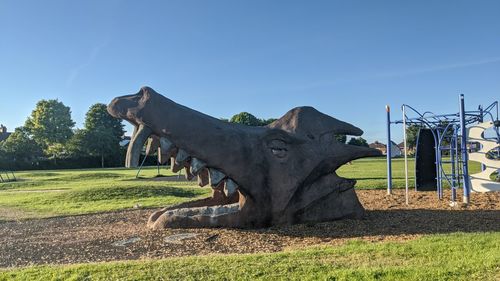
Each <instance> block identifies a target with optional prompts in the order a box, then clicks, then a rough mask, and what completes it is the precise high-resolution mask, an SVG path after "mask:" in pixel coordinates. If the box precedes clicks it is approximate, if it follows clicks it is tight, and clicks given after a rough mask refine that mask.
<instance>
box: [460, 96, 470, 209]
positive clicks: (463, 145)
mask: <svg viewBox="0 0 500 281" xmlns="http://www.w3.org/2000/svg"><path fill="white" fill-rule="evenodd" d="M460 133H461V134H462V136H461V137H462V139H461V141H462V142H461V144H460V148H461V150H462V170H463V185H464V198H463V202H464V203H465V204H469V202H470V198H469V196H470V182H469V163H468V162H469V155H468V152H467V128H465V101H464V95H463V94H461V95H460Z"/></svg>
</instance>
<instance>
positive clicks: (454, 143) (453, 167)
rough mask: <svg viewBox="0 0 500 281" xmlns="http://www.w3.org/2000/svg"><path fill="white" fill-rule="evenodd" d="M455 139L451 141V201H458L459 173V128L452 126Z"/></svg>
mask: <svg viewBox="0 0 500 281" xmlns="http://www.w3.org/2000/svg"><path fill="white" fill-rule="evenodd" d="M452 130H453V139H452V140H451V141H450V162H451V202H455V201H457V174H456V163H455V161H456V160H457V159H458V158H455V153H456V150H457V142H458V141H457V133H458V132H457V130H456V129H455V126H453V127H452Z"/></svg>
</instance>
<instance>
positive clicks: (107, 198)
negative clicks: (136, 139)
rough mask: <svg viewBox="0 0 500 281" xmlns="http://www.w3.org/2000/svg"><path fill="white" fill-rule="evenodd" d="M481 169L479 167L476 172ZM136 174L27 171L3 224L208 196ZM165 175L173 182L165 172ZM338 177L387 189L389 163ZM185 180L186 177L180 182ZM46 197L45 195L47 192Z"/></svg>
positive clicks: (1, 204) (188, 185)
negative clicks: (16, 218)
mask: <svg viewBox="0 0 500 281" xmlns="http://www.w3.org/2000/svg"><path fill="white" fill-rule="evenodd" d="M413 165H414V164H413V161H412V160H410V161H409V171H410V174H409V176H410V185H413V181H414V173H413V170H414V166H413ZM478 169H479V165H478V164H477V163H473V165H471V170H472V171H475V170H478ZM136 172H137V171H136V170H135V169H118V168H117V169H88V170H52V171H28V172H20V173H17V177H18V178H19V179H20V180H19V181H17V182H10V183H0V210H1V212H0V220H1V219H8V218H12V215H10V217H9V215H8V214H9V212H8V211H9V209H10V210H12V211H13V212H12V213H15V214H16V216H17V217H20V218H33V217H50V216H60V215H76V214H87V213H95V212H105V211H116V210H123V209H130V208H132V207H133V206H134V205H136V204H139V205H141V206H142V207H144V208H147V207H160V206H165V205H172V204H177V203H182V202H185V201H189V200H193V199H195V198H201V197H205V196H208V195H209V193H210V189H209V188H200V187H198V186H197V184H196V182H167V181H153V180H152V178H153V177H154V176H155V175H156V174H157V170H156V167H149V168H145V169H144V170H143V171H142V172H141V175H140V176H141V177H142V178H143V179H140V180H137V179H135V174H136ZM161 173H162V174H163V175H169V176H173V174H172V173H171V172H170V171H169V170H166V169H164V168H163V169H162V170H161ZM338 174H339V175H340V176H343V177H347V178H355V179H357V181H358V183H357V185H356V187H357V188H382V189H383V188H386V184H387V179H386V162H385V159H384V158H372V159H362V160H357V161H354V162H353V164H352V165H344V166H342V167H341V168H340V169H339V170H338ZM181 177H182V176H181ZM393 179H394V186H395V187H403V186H404V161H403V159H395V160H393ZM42 191H44V192H42Z"/></svg>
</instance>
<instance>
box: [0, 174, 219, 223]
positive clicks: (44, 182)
mask: <svg viewBox="0 0 500 281" xmlns="http://www.w3.org/2000/svg"><path fill="white" fill-rule="evenodd" d="M136 172H137V170H135V169H87V170H51V171H26V172H20V173H16V176H17V177H18V178H19V181H17V182H10V183H2V184H0V208H2V209H3V213H5V212H6V209H8V208H11V209H13V210H16V212H17V213H18V214H19V213H20V214H22V215H21V216H22V217H24V218H26V217H49V216H58V215H76V214H86V213H95V212H104V211H114V210H123V209H131V208H133V207H134V206H135V205H139V206H141V207H158V206H165V205H172V204H177V203H181V202H185V201H189V200H193V199H195V198H201V197H206V196H208V194H209V193H210V189H209V188H200V187H198V186H197V185H196V182H182V181H181V182H177V181H154V180H153V178H154V177H155V176H156V174H157V172H156V167H151V168H146V169H144V170H143V171H142V172H141V177H142V179H135V175H136ZM161 173H162V174H163V175H168V176H175V175H173V174H172V173H171V172H170V171H168V170H166V169H162V170H161ZM181 177H183V176H182V175H181ZM0 214H1V213H0ZM0 219H1V217H0ZM4 219H5V218H4Z"/></svg>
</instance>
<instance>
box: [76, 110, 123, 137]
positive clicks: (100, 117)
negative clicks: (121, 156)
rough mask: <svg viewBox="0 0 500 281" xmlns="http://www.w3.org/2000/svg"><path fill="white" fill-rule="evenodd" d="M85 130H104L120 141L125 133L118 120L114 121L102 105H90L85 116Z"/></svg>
mask: <svg viewBox="0 0 500 281" xmlns="http://www.w3.org/2000/svg"><path fill="white" fill-rule="evenodd" d="M84 126H85V129H87V130H89V131H94V130H101V129H106V130H109V131H110V132H111V134H112V135H113V136H115V137H116V139H118V141H120V140H121V138H122V136H123V134H124V133H125V131H124V130H123V127H124V126H123V124H122V121H121V120H120V119H116V118H114V117H113V116H111V115H109V113H108V110H107V106H106V105H105V104H103V103H96V104H94V105H92V106H91V107H90V108H89V110H88V111H87V113H86V114H85V124H84Z"/></svg>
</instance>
